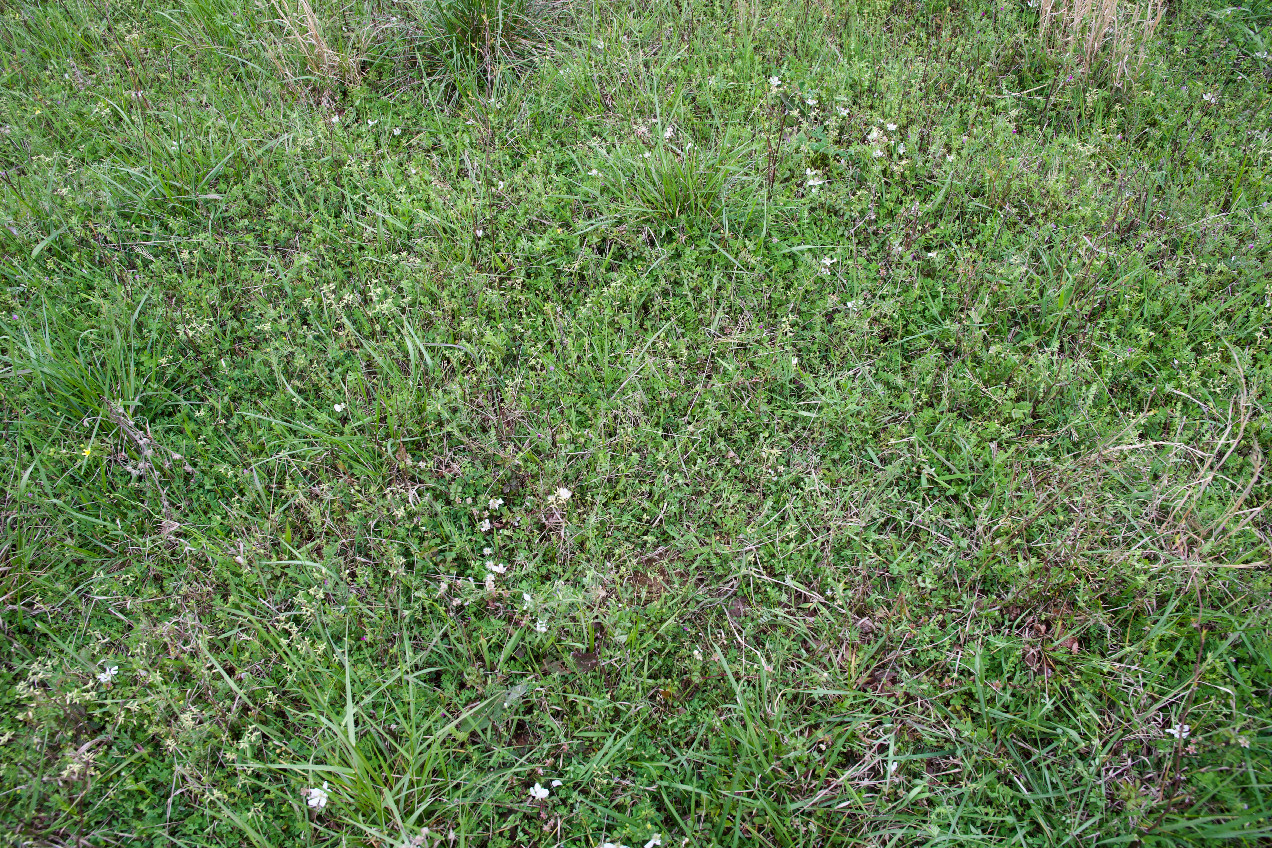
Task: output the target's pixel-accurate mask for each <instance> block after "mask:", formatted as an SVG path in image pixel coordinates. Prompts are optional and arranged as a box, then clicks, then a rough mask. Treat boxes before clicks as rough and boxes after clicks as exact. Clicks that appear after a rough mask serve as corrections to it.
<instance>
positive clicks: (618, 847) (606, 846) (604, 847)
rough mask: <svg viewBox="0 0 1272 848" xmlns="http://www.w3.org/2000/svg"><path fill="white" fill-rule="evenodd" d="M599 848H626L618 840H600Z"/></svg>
mask: <svg viewBox="0 0 1272 848" xmlns="http://www.w3.org/2000/svg"><path fill="white" fill-rule="evenodd" d="M601 848H627V846H626V845H623V844H621V843H618V842H602V843H601Z"/></svg>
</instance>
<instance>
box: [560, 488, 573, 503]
mask: <svg viewBox="0 0 1272 848" xmlns="http://www.w3.org/2000/svg"><path fill="white" fill-rule="evenodd" d="M572 494H574V493H573V492H571V491H570V490H569V489H567V488H565V487H564V486H562V487H561V488H559V489H557V490H556V497H557V500H558V501H561V502H562V503H564V502H565V501H568V500H569V499H570V495H572Z"/></svg>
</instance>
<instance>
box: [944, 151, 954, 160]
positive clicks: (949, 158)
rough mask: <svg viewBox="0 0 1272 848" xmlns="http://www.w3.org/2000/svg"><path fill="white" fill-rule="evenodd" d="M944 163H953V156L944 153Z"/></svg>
mask: <svg viewBox="0 0 1272 848" xmlns="http://www.w3.org/2000/svg"><path fill="white" fill-rule="evenodd" d="M945 161H946V162H953V161H954V154H953V153H946V154H945Z"/></svg>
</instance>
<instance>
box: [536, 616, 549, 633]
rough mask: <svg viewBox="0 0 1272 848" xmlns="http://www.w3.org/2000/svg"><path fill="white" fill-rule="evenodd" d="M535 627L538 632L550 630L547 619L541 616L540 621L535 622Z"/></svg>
mask: <svg viewBox="0 0 1272 848" xmlns="http://www.w3.org/2000/svg"><path fill="white" fill-rule="evenodd" d="M534 629H535V632H536V633H547V632H548V622H547V619H543V618H541V619H539V620H538V621H536V622H535V623H534Z"/></svg>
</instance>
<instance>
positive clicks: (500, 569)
mask: <svg viewBox="0 0 1272 848" xmlns="http://www.w3.org/2000/svg"><path fill="white" fill-rule="evenodd" d="M486 570H487V571H490V572H493V573H494V574H503V573H504V572H505V571H507V570H508V566H506V565H504V564H503V563H498V564H495V563H494V562H493V561H488V562H487V563H486Z"/></svg>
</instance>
